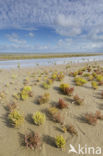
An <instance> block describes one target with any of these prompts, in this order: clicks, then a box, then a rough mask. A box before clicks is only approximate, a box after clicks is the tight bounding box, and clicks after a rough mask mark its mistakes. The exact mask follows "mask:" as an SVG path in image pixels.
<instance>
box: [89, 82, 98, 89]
mask: <svg viewBox="0 0 103 156" xmlns="http://www.w3.org/2000/svg"><path fill="white" fill-rule="evenodd" d="M91 85H92V88H93V89H98V83H97V82H96V81H92V82H91Z"/></svg>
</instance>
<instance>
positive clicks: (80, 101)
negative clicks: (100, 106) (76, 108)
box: [73, 95, 84, 105]
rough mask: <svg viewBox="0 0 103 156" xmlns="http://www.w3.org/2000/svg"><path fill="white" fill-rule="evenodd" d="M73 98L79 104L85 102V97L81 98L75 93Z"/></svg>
mask: <svg viewBox="0 0 103 156" xmlns="http://www.w3.org/2000/svg"><path fill="white" fill-rule="evenodd" d="M73 98H74V101H75V103H76V104H77V105H81V104H83V101H84V99H81V98H80V97H79V96H78V95H75V96H74V97H73Z"/></svg>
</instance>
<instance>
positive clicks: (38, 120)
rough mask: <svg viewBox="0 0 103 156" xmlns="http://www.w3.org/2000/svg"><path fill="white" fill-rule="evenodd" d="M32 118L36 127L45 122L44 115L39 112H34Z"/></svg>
mask: <svg viewBox="0 0 103 156" xmlns="http://www.w3.org/2000/svg"><path fill="white" fill-rule="evenodd" d="M32 118H33V121H34V123H35V124H36V125H42V124H43V123H44V122H45V120H46V117H45V114H43V113H41V112H36V113H35V114H34V115H33V117H32Z"/></svg>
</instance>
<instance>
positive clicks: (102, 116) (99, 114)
mask: <svg viewBox="0 0 103 156" xmlns="http://www.w3.org/2000/svg"><path fill="white" fill-rule="evenodd" d="M95 116H96V118H97V119H100V120H103V115H102V114H101V112H100V111H96V113H95Z"/></svg>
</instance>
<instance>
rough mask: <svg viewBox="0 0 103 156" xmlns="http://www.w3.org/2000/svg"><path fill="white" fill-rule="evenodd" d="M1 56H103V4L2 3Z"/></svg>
mask: <svg viewBox="0 0 103 156" xmlns="http://www.w3.org/2000/svg"><path fill="white" fill-rule="evenodd" d="M0 52H18V53H19V52H36V53H43V52H47V53H48V52H54V53H55V52H103V0H0Z"/></svg>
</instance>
